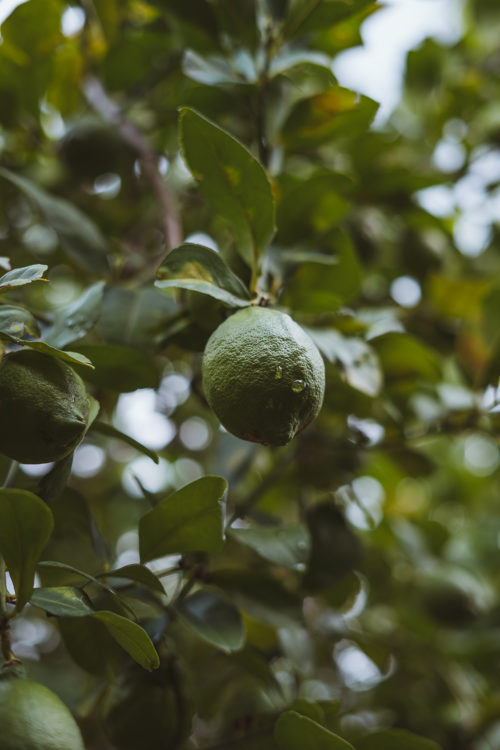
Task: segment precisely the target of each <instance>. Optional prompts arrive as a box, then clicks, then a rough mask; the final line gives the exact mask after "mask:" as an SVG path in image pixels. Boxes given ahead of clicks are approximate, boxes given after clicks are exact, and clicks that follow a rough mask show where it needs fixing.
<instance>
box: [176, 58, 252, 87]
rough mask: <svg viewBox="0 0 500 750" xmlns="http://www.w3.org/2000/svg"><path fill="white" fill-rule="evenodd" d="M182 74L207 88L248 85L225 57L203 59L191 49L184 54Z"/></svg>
mask: <svg viewBox="0 0 500 750" xmlns="http://www.w3.org/2000/svg"><path fill="white" fill-rule="evenodd" d="M182 72H183V73H184V75H186V76H187V77H188V78H191V79H192V80H193V81H197V83H203V84H205V85H206V86H221V85H223V84H232V85H235V84H242V83H247V81H246V80H245V78H243V77H242V76H241V75H238V72H237V71H236V70H233V68H232V67H231V65H230V64H229V62H228V61H227V60H226V59H225V58H224V57H220V56H218V55H211V56H204V57H202V56H201V55H198V54H197V53H196V52H194V51H193V50H191V49H188V50H186V51H185V52H184V57H183V58H182Z"/></svg>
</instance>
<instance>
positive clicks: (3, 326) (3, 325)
mask: <svg viewBox="0 0 500 750" xmlns="http://www.w3.org/2000/svg"><path fill="white" fill-rule="evenodd" d="M0 331H2V332H3V333H9V334H11V335H12V336H15V337H16V338H21V339H22V338H23V337H24V336H32V337H33V338H38V337H39V336H40V328H39V327H38V323H37V321H36V319H35V318H34V316H33V315H32V314H31V313H30V312H29V310H26V309H25V308H24V307H18V306H17V305H0Z"/></svg>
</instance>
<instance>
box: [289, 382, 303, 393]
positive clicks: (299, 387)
mask: <svg viewBox="0 0 500 750" xmlns="http://www.w3.org/2000/svg"><path fill="white" fill-rule="evenodd" d="M305 387H306V384H305V382H304V381H303V380H294V381H293V383H292V391H293V392H294V393H302V391H303V390H304V388H305Z"/></svg>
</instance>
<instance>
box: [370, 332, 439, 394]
mask: <svg viewBox="0 0 500 750" xmlns="http://www.w3.org/2000/svg"><path fill="white" fill-rule="evenodd" d="M370 345H371V346H372V347H373V348H374V349H375V351H376V352H377V354H378V356H379V359H380V362H381V364H382V369H383V372H384V376H385V379H386V381H387V382H388V383H389V384H396V385H397V384H398V383H402V384H403V385H404V384H405V383H408V384H411V383H412V382H416V381H418V380H429V381H436V380H438V379H439V376H440V365H439V358H438V356H437V353H436V352H434V351H432V349H430V348H429V347H427V346H426V345H425V344H424V343H423V342H421V341H420V340H419V339H417V338H415V337H413V336H410V335H409V334H407V333H396V332H394V333H393V332H391V333H385V334H383V335H382V336H377V337H376V338H373V339H371V341H370Z"/></svg>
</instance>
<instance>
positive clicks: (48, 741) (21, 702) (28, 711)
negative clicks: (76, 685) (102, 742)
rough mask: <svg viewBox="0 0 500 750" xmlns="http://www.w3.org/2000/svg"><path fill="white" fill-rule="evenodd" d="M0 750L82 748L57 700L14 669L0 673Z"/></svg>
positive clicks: (76, 731)
mask: <svg viewBox="0 0 500 750" xmlns="http://www.w3.org/2000/svg"><path fill="white" fill-rule="evenodd" d="M0 748H1V750H85V745H84V744H83V739H82V735H81V734H80V730H79V728H78V725H77V723H76V721H75V720H74V718H73V716H72V715H71V713H70V711H69V710H68V708H67V707H66V706H65V705H64V703H63V702H62V701H61V700H60V698H58V697H57V695H56V694H55V693H53V692H52V691H51V690H49V689H48V688H46V687H45V686H44V685H41V684H40V683H38V682H35V681H34V680H30V679H29V678H27V677H26V672H25V671H24V668H23V667H19V666H16V667H4V668H3V669H2V670H0Z"/></svg>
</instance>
